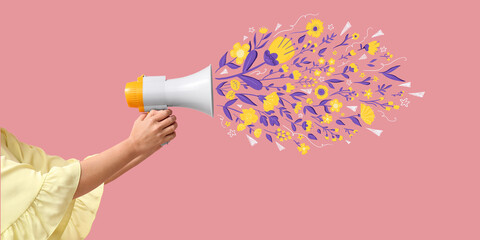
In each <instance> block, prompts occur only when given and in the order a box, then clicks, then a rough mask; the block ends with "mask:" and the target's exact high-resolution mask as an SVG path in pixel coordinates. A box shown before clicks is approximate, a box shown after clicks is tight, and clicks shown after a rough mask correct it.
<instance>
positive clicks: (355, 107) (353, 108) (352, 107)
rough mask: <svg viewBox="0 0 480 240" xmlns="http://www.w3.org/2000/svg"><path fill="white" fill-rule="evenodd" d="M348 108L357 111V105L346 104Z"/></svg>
mask: <svg viewBox="0 0 480 240" xmlns="http://www.w3.org/2000/svg"><path fill="white" fill-rule="evenodd" d="M347 108H348V109H350V110H352V111H354V112H356V111H357V106H347Z"/></svg>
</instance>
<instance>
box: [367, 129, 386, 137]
mask: <svg viewBox="0 0 480 240" xmlns="http://www.w3.org/2000/svg"><path fill="white" fill-rule="evenodd" d="M367 129H368V130H370V131H371V132H372V133H374V134H375V135H377V136H380V134H382V132H383V130H378V129H373V128H367Z"/></svg>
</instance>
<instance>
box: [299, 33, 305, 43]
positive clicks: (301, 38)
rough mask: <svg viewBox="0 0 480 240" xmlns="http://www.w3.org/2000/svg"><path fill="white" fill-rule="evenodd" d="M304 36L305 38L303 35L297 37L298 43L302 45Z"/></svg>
mask: <svg viewBox="0 0 480 240" xmlns="http://www.w3.org/2000/svg"><path fill="white" fill-rule="evenodd" d="M305 36H306V35H303V36H301V37H299V38H298V43H302V42H303V40H305Z"/></svg>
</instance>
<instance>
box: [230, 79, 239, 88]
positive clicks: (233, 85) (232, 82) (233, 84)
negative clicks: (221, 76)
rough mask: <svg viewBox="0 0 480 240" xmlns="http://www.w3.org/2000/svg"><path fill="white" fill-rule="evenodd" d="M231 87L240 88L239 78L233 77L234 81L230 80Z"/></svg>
mask: <svg viewBox="0 0 480 240" xmlns="http://www.w3.org/2000/svg"><path fill="white" fill-rule="evenodd" d="M230 87H231V88H232V89H233V90H235V91H237V90H238V89H239V88H240V82H239V81H238V80H237V79H233V80H232V81H230Z"/></svg>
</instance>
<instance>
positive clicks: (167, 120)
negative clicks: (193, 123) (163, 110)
mask: <svg viewBox="0 0 480 240" xmlns="http://www.w3.org/2000/svg"><path fill="white" fill-rule="evenodd" d="M175 121H177V117H176V116H175V115H170V116H169V117H167V118H165V119H163V120H162V121H160V122H159V123H158V128H159V129H165V128H167V127H168V126H170V125H172V124H174V123H175ZM175 128H176V127H175Z"/></svg>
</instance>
